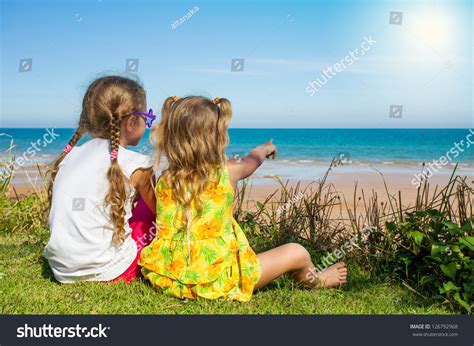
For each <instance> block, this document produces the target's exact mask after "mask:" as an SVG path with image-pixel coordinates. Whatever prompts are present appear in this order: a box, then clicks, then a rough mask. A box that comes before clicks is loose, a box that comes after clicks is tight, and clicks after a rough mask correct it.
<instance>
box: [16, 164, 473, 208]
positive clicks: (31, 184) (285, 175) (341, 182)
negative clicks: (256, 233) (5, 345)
mask: <svg viewBox="0 0 474 346" xmlns="http://www.w3.org/2000/svg"><path fill="white" fill-rule="evenodd" d="M329 166H330V162H293V161H285V160H275V161H266V162H264V163H263V165H262V166H261V167H260V168H259V169H258V170H257V171H256V172H255V174H254V175H252V176H251V177H250V178H248V179H247V184H248V185H247V186H248V188H247V189H246V202H245V205H244V206H245V207H246V208H251V209H252V208H254V207H255V202H257V201H259V202H263V201H265V200H266V199H267V198H269V196H271V195H272V194H273V193H274V192H275V191H277V192H276V193H275V194H274V196H273V197H272V198H271V199H270V202H276V201H278V199H279V191H280V188H281V184H287V187H295V186H296V185H297V184H299V186H300V189H303V190H304V189H305V188H309V189H311V188H313V189H314V188H316V187H317V186H318V183H319V182H320V181H321V180H322V179H323V178H324V176H325V173H326V172H327V170H328V167H329ZM453 169H454V166H451V165H449V166H446V167H443V168H442V169H440V170H439V171H437V172H435V173H434V174H433V175H432V176H431V177H430V178H429V182H430V191H434V189H435V186H436V185H438V186H439V187H443V186H445V185H446V183H447V182H448V181H449V178H450V176H451V174H452V172H453ZM420 172H421V165H418V166H417V165H393V164H378V165H363V164H345V165H338V166H335V167H332V168H331V170H330V171H329V172H328V175H327V179H326V182H325V186H327V187H330V188H331V191H333V193H334V194H337V195H339V196H340V197H341V203H343V205H342V206H343V209H345V207H346V204H347V206H348V207H349V208H351V209H354V200H355V201H356V206H357V208H356V209H357V210H358V211H359V210H360V209H361V208H362V207H363V205H362V202H361V201H359V198H360V197H362V191H363V193H364V194H365V196H366V198H367V197H368V196H371V195H372V194H373V193H376V194H377V197H378V200H379V201H380V202H384V201H387V200H388V197H387V191H386V187H387V189H388V191H389V193H390V194H391V195H392V196H393V195H396V196H398V194H399V192H400V194H401V197H402V201H403V207H404V208H405V207H410V206H413V205H414V203H415V201H416V196H417V187H416V186H415V185H414V184H413V181H414V179H415V174H417V173H420ZM456 174H457V175H460V176H461V177H466V181H467V182H468V183H469V184H473V181H474V172H473V170H472V167H470V166H458V169H457V171H456ZM384 181H385V182H384ZM415 181H416V179H415ZM242 184H243V183H242V182H241V183H239V186H240V187H241V186H242ZM385 184H386V186H385ZM41 186H43V183H42V178H41V176H40V175H39V174H38V170H37V168H36V167H27V168H25V169H22V170H19V171H18V172H16V174H15V179H14V184H13V187H14V188H13V189H12V190H11V191H10V197H12V198H16V196H18V197H21V196H24V195H26V194H29V193H32V192H34V191H35V189H36V188H41ZM356 186H357V190H356V195H355V198H354V191H355V188H356Z"/></svg>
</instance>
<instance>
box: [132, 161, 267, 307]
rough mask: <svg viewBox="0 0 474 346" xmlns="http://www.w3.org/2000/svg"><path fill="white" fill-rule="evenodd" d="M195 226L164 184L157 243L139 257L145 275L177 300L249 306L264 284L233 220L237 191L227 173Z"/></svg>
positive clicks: (211, 189)
mask: <svg viewBox="0 0 474 346" xmlns="http://www.w3.org/2000/svg"><path fill="white" fill-rule="evenodd" d="M215 177H216V179H214V181H210V182H209V184H208V187H207V189H206V190H205V192H204V194H203V195H202V196H201V200H202V202H203V204H202V205H203V208H202V212H201V214H200V215H198V213H197V211H196V209H195V208H194V205H193V204H191V208H190V209H191V213H190V214H192V222H191V223H190V227H189V229H187V227H186V217H185V215H186V214H185V212H186V211H185V210H184V208H183V206H180V205H179V204H178V203H177V202H176V201H175V200H174V198H173V194H172V191H171V188H170V187H169V186H167V185H166V184H165V183H164V182H163V180H162V179H159V180H158V182H157V184H156V189H155V194H156V228H157V233H156V237H155V239H154V240H153V241H152V242H151V244H150V245H148V246H146V247H145V248H144V249H143V251H142V253H141V256H140V260H139V262H138V263H139V264H140V265H141V266H142V273H143V275H144V276H145V278H147V279H148V280H149V281H150V282H151V284H152V285H153V286H154V287H156V288H157V289H159V290H160V291H162V292H163V293H165V294H168V295H170V296H174V297H178V298H190V299H195V298H197V297H203V298H207V299H217V298H224V299H226V300H237V301H242V302H244V301H248V300H249V299H250V298H251V296H252V293H253V289H254V286H255V284H256V283H257V282H258V280H259V279H260V274H261V267H260V261H259V259H258V257H257V255H256V254H255V252H254V251H253V250H252V248H251V247H250V245H249V243H248V241H247V238H246V237H245V235H244V233H243V231H242V229H241V228H240V226H239V225H238V224H237V222H236V221H235V219H234V218H233V216H232V205H233V199H234V189H233V187H232V185H231V184H230V181H229V175H228V172H227V169H226V168H225V169H217V170H216V174H215Z"/></svg>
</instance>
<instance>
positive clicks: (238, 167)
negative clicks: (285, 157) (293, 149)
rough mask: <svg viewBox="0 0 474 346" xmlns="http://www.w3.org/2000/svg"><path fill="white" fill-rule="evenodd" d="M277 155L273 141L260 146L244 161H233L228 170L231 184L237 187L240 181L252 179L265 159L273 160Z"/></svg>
mask: <svg viewBox="0 0 474 346" xmlns="http://www.w3.org/2000/svg"><path fill="white" fill-rule="evenodd" d="M276 155H277V150H276V147H275V145H273V143H272V140H271V139H270V140H269V141H268V142H266V143H264V144H262V145H259V146H258V147H256V148H254V149H253V150H252V151H251V152H250V153H249V154H248V155H247V156H245V157H244V158H242V159H232V160H229V161H228V163H227V169H228V171H229V179H230V183H231V184H232V186H233V187H234V189H235V188H236V187H237V182H238V181H239V180H242V179H245V178H248V177H250V176H251V175H252V174H253V172H255V171H256V170H257V168H258V167H260V165H261V164H262V163H263V161H265V159H267V158H270V157H272V158H273V159H274V158H275V156H276Z"/></svg>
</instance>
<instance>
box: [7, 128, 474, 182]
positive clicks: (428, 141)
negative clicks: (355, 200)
mask: <svg viewBox="0 0 474 346" xmlns="http://www.w3.org/2000/svg"><path fill="white" fill-rule="evenodd" d="M73 132H74V129H54V130H52V129H44V128H35V129H6V128H3V129H0V134H2V135H1V136H0V151H1V153H2V154H1V155H2V156H5V155H6V154H5V152H6V151H7V150H8V148H9V146H10V143H11V141H13V144H14V149H13V151H14V153H15V155H16V156H17V157H18V156H21V155H23V156H24V157H26V158H28V163H27V164H25V166H30V167H31V166H33V165H35V163H36V162H38V163H40V164H45V163H48V162H51V161H52V160H53V159H54V157H55V156H56V155H57V154H58V153H59V152H60V151H61V150H62V149H63V148H64V146H65V145H66V143H67V142H68V140H69V138H70V137H71V135H72V134H73ZM48 133H49V134H48ZM472 133H474V130H470V129H230V130H229V134H230V145H229V147H228V156H229V157H242V156H245V155H246V154H247V153H248V152H249V151H250V150H251V149H252V148H253V147H255V146H257V145H259V144H261V143H263V142H266V141H267V140H269V139H273V143H274V144H275V145H276V146H277V148H278V158H277V159H276V160H275V161H274V162H272V164H273V165H277V166H280V167H283V166H287V167H290V166H291V167H294V169H293V171H294V172H298V170H299V169H298V168H297V167H300V166H301V165H303V166H308V165H319V166H324V167H327V166H329V164H330V162H331V160H332V158H333V157H338V158H341V159H342V160H343V161H344V162H345V163H347V164H350V165H351V166H352V167H358V166H364V165H382V166H387V167H392V168H393V167H406V166H411V167H413V166H420V165H421V164H422V163H423V162H431V161H433V160H438V159H439V158H440V157H442V156H443V155H446V153H448V152H451V154H449V159H450V160H449V165H454V164H456V163H459V164H460V166H462V167H464V169H467V170H471V169H474V151H473V147H474V134H472ZM470 134H472V136H469V135H470ZM148 135H149V133H148V132H147V133H145V135H144V136H143V138H142V140H141V142H140V143H139V145H138V146H136V147H130V148H129V149H132V150H136V151H138V152H142V153H145V154H146V153H150V150H151V145H150V144H149V141H148ZM52 137H56V138H55V139H54V140H52V141H51V138H52ZM87 139H88V137H85V138H84V139H82V140H81V142H84V141H85V140H87ZM469 139H471V141H472V142H473V144H470V143H469V142H468V140H469ZM48 141H49V143H48ZM34 143H36V145H35V146H34V145H33V144H34ZM456 143H457V147H456ZM32 148H33V149H32ZM34 148H36V149H34ZM33 153H34V156H33ZM471 174H472V172H471Z"/></svg>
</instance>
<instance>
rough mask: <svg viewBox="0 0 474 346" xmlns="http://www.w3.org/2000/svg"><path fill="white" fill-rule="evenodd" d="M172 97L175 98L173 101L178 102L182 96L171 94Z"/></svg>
mask: <svg viewBox="0 0 474 346" xmlns="http://www.w3.org/2000/svg"><path fill="white" fill-rule="evenodd" d="M171 98H172V99H173V102H176V101H178V100H179V99H180V97H178V96H171Z"/></svg>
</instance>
